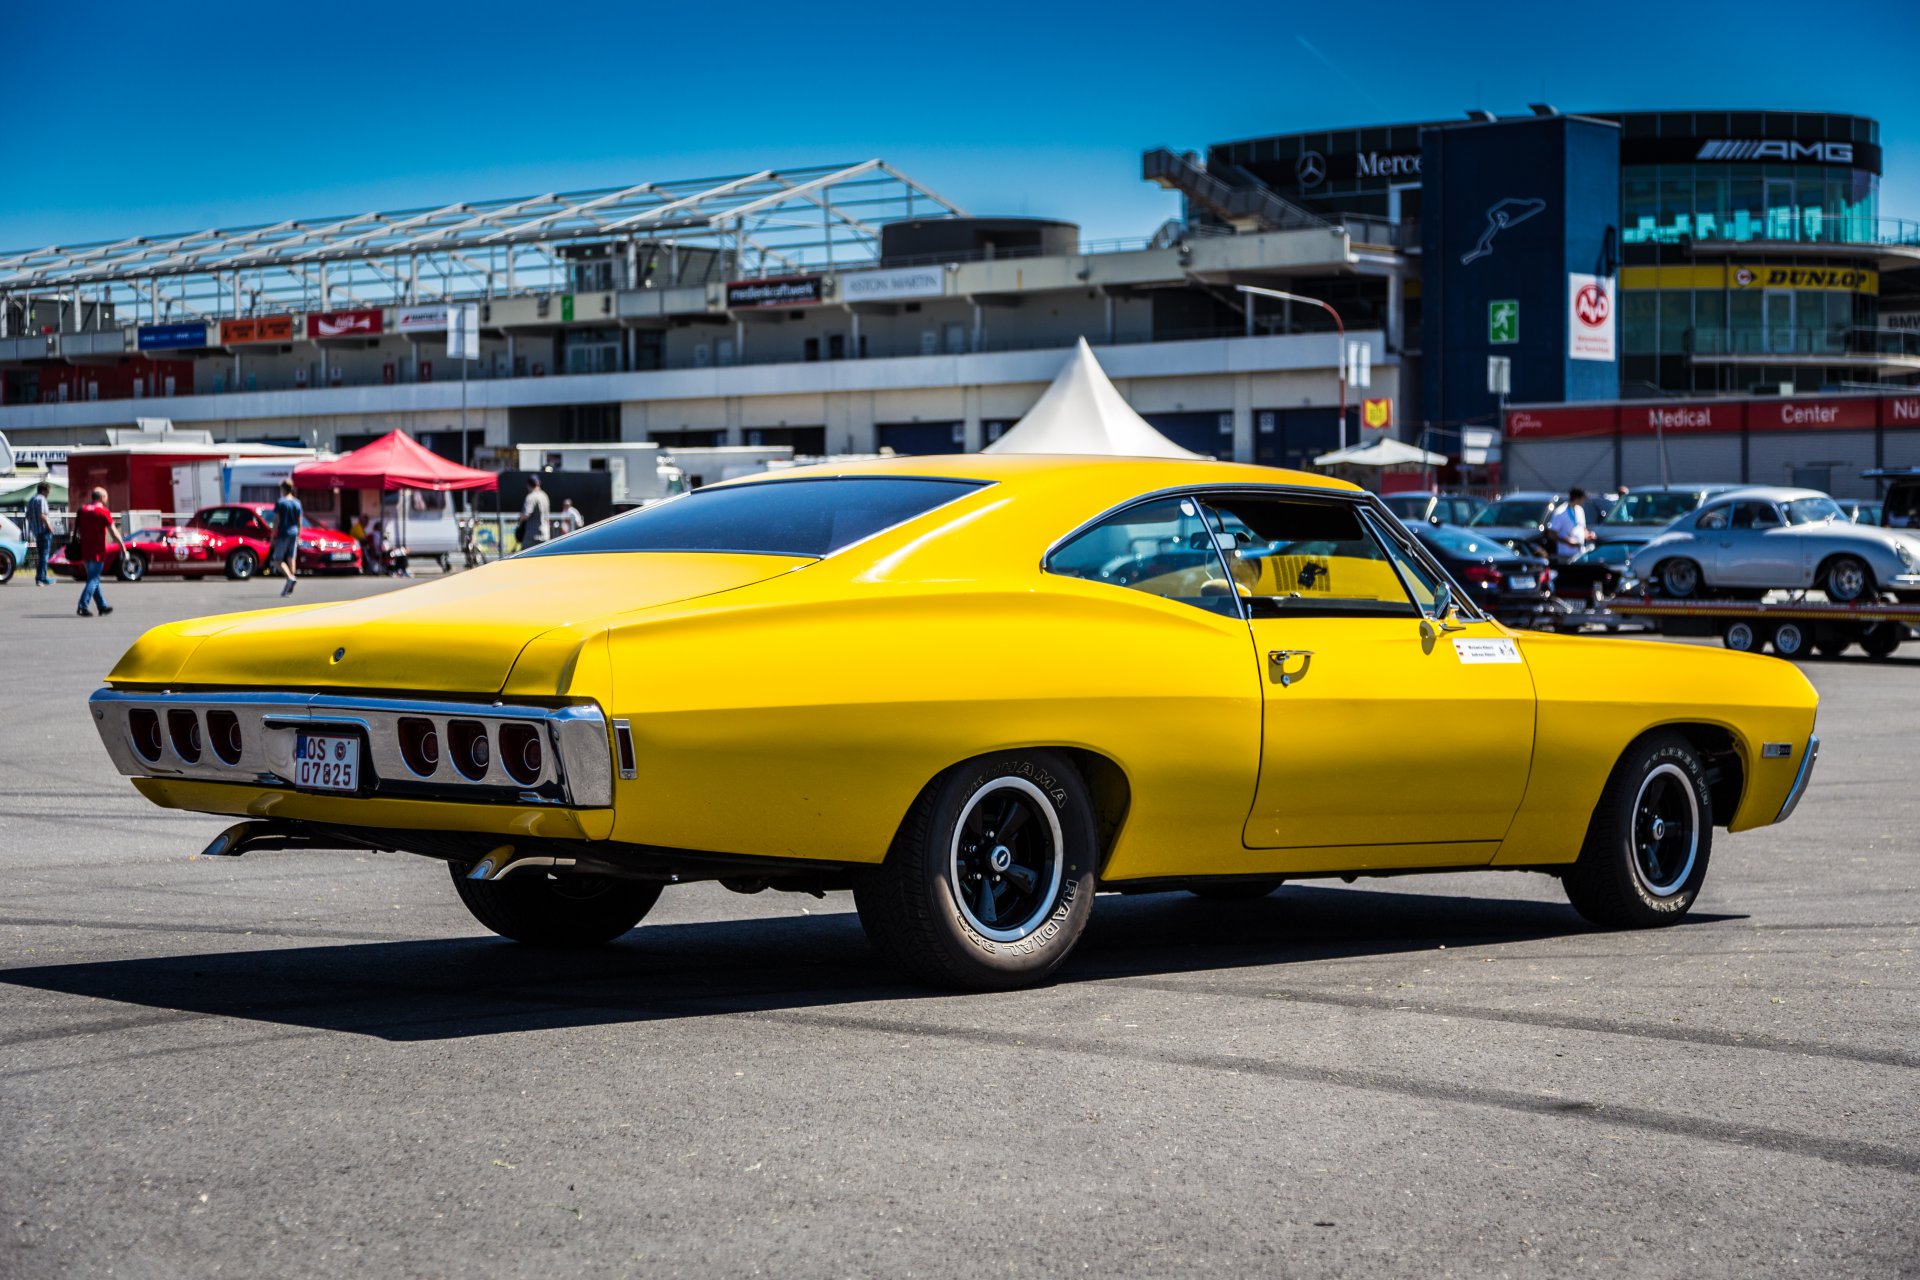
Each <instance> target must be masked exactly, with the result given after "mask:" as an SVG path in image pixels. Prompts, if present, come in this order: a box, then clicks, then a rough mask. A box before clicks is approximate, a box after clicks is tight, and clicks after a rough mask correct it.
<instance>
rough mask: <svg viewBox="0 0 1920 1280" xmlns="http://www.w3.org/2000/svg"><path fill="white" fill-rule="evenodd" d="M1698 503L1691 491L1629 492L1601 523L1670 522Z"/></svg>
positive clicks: (1696, 497)
mask: <svg viewBox="0 0 1920 1280" xmlns="http://www.w3.org/2000/svg"><path fill="white" fill-rule="evenodd" d="M1699 505H1700V499H1699V497H1698V496H1697V495H1695V494H1691V493H1630V494H1628V495H1627V496H1626V497H1624V498H1622V499H1620V501H1618V502H1616V503H1614V504H1613V510H1611V511H1609V512H1607V514H1606V518H1605V519H1604V520H1603V521H1602V522H1601V523H1603V524H1672V523H1673V522H1674V521H1675V520H1678V519H1679V518H1680V517H1681V516H1683V515H1685V514H1687V512H1689V511H1691V510H1693V509H1694V508H1695V507H1697V506H1699Z"/></svg>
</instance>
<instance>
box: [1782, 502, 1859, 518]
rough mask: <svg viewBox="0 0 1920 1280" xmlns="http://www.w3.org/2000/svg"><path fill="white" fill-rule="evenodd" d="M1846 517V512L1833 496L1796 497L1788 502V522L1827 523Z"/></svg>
mask: <svg viewBox="0 0 1920 1280" xmlns="http://www.w3.org/2000/svg"><path fill="white" fill-rule="evenodd" d="M1846 518H1847V514H1846V512H1844V511H1842V510H1840V504H1839V503H1837V502H1835V501H1834V500H1833V499H1832V498H1795V499H1794V500H1793V501H1792V502H1789V503H1787V523H1788V524H1825V523H1826V522H1827V521H1829V520H1845V519H1846Z"/></svg>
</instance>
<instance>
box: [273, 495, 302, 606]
mask: <svg viewBox="0 0 1920 1280" xmlns="http://www.w3.org/2000/svg"><path fill="white" fill-rule="evenodd" d="M305 515H306V509H305V508H304V507H302V506H301V505H300V499H298V498H296V497H294V496H293V481H291V480H282V481H281V482H280V501H278V502H276V503H274V504H273V549H272V550H271V551H269V552H268V553H267V572H268V573H272V572H273V566H274V565H276V564H277V565H279V566H280V571H281V573H282V574H283V575H284V576H285V577H286V579H287V585H286V586H284V587H282V588H280V594H281V595H282V596H290V595H292V594H293V583H294V577H293V575H294V572H295V570H296V569H297V568H298V561H299V559H300V524H301V521H302V519H303V518H304V517H305Z"/></svg>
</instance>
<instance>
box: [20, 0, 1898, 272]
mask: <svg viewBox="0 0 1920 1280" xmlns="http://www.w3.org/2000/svg"><path fill="white" fill-rule="evenodd" d="M6 9H7V12H8V17H7V21H6V23H5V24H4V25H5V28H6V44H7V46H8V53H9V57H8V69H7V73H6V75H5V77H4V80H5V83H6V100H7V101H8V102H9V103H10V104H11V107H12V110H11V112H10V120H9V126H10V127H9V128H8V130H7V142H6V144H5V150H6V159H5V164H4V169H3V170H0V174H3V175H4V176H0V248H27V247H37V246H39V245H44V244H56V243H69V244H71V243H82V242H87V241H94V240H103V239H115V238H120V237H123V236H128V235H144V234H158V233H162V232H177V231H186V230H192V229H199V228H204V227H213V226H227V227H231V226H238V225H245V224H249V223H257V222H267V221H277V220H280V219H283V218H288V217H307V216H321V215H326V214H348V213H357V212H362V211H366V210H369V209H393V208H409V207H414V206H419V205H427V204H443V203H447V202H450V201H454V200H460V199H466V198H485V197H492V196H512V195H521V194H529V193H534V192H540V191H550V190H562V191H565V190H578V189H582V188H590V187H602V186H613V185H625V184H629V183H632V182H637V181H645V180H648V179H661V178H687V177H701V176H706V175H710V174H726V173H737V172H741V171H745V170H750V169H757V168H763V167H778V166H780V165H782V164H804V163H821V162H829V161H841V160H848V161H852V160H862V159H867V158H870V157H874V156H878V157H881V158H884V159H886V160H888V161H890V162H892V163H893V164H894V165H895V166H896V167H898V168H901V169H903V170H904V171H906V172H907V173H909V174H911V175H912V176H913V177H915V178H917V179H919V180H920V181H922V182H923V183H925V184H927V185H928V186H931V187H933V188H934V189H936V190H938V191H941V192H943V193H944V194H946V195H948V196H949V197H951V198H952V199H954V200H955V201H957V202H958V203H960V204H961V205H963V206H965V207H966V208H968V209H969V210H970V211H972V212H975V213H988V214H991V213H1000V214H1034V215H1044V216H1055V217H1065V218H1069V219H1072V220H1075V221H1078V222H1080V223H1081V224H1082V226H1083V227H1084V229H1085V234H1086V236H1087V237H1088V238H1090V239H1102V238H1109V237H1124V236H1140V235H1146V234H1148V233H1149V232H1151V231H1152V230H1153V229H1154V227H1155V226H1157V225H1158V224H1159V223H1160V222H1161V221H1162V220H1164V219H1165V218H1168V217H1171V216H1174V215H1175V214H1177V213H1178V202H1177V200H1176V199H1175V197H1173V196H1172V195H1170V194H1167V193H1164V192H1161V191H1160V190H1159V189H1157V188H1155V187H1152V186H1150V185H1148V184H1146V183H1143V182H1141V181H1140V178H1139V162H1140V153H1141V152H1142V151H1143V150H1145V149H1147V148H1149V147H1152V146H1157V145H1168V146H1174V147H1177V148H1193V149H1199V148H1202V147H1204V146H1205V144H1207V143H1208V142H1213V141H1221V140H1225V139H1231V138H1242V137H1251V136H1256V135H1260V134H1265V133H1277V132H1285V131H1289V130H1294V129H1307V128H1316V127H1326V126H1337V125H1350V124H1371V123H1392V122H1399V121H1405V120H1423V119H1432V118H1444V117H1447V116H1449V115H1452V114H1454V113H1456V112H1460V111H1464V110H1465V109H1467V108H1470V107H1485V108H1487V109H1490V110H1493V111H1496V112H1499V113H1501V114H1512V113H1517V112H1522V111H1524V110H1525V109H1526V104H1527V103H1529V102H1536V101H1542V100H1544V101H1548V102H1551V103H1553V104H1555V105H1556V106H1559V107H1560V108H1561V109H1563V110H1582V109H1584V110H1602V109H1608V108H1622V109H1633V108H1653V107H1742V108H1744V107H1765V108H1784V109H1790V110H1791V109H1798V110H1831V111H1848V112H1855V113H1858V114H1863V115H1870V116H1874V117H1876V118H1878V119H1879V120H1880V121H1881V123H1882V126H1883V133H1882V143H1883V145H1884V147H1885V151H1886V170H1887V173H1888V175H1889V177H1888V178H1887V179H1886V180H1885V181H1884V182H1883V185H1882V188H1881V212H1882V214H1883V215H1888V216H1896V217H1906V218H1913V219H1920V92H1915V90H1914V88H1913V80H1912V70H1911V66H1910V65H1905V64H1907V63H1909V62H1910V60H1911V56H1912V54H1913V52H1914V51H1915V50H1916V49H1920V4H1916V3H1913V0H1906V2H1905V3H1900V2H1897V0H1852V2H1851V3H1849V4H1845V5H1831V6H1825V7H1820V6H1809V5H1806V4H1804V3H1795V4H1792V5H1789V4H1786V3H1781V2H1780V0H1754V2H1753V3H1748V4H1743V5H1740V6H1737V7H1736V6H1733V5H1724V6H1718V7H1716V6H1712V5H1697V4H1696V5H1692V6H1686V5H1676V4H1671V3H1664V4H1647V3H1640V2H1639V0H1631V2H1628V3H1612V4H1603V5H1565V4H1559V5H1555V4H1539V3H1534V4H1525V5H1506V4H1478V5H1474V6H1471V7H1466V6H1456V5H1439V4H1433V3H1423V4H1422V3H1415V4H1402V3H1396V2H1381V0H1375V2H1373V3H1365V4H1347V5H1326V4H1316V5H1310V6H1309V5H1259V4H1250V5H1249V4H1243V5H1219V6H1210V5H1199V4H1192V3H1167V2H1166V0H1159V2H1158V3H1154V4H1149V5H1133V4H1120V3H1110V4H1072V5H1068V4H1056V5H1046V4H1032V3H1029V4H1025V5H1013V4H1002V3H996V2H990V0H987V2H980V3H972V4H965V5H949V4H932V5H915V4H910V3H909V4H900V3H893V4H887V5H870V4H855V3H844V2H843V3H838V4H833V5H828V6H825V7H819V6H806V5H795V4H792V3H786V4H782V5H779V6H759V5H756V4H752V3H742V2H736V3H732V4H726V5H715V6H712V7H706V6H693V5H679V6H673V7H671V8H667V7H658V8H656V7H655V6H642V5H632V4H628V5H577V6H572V5H570V6H559V7H550V6H538V5H531V4H525V3H522V4H514V5H500V4H491V3H486V2H484V0H474V2H473V3H469V4H466V5H461V6H446V5H406V4H396V5H386V6H381V7H379V8H374V7H368V6H359V5H334V6H322V7H317V8H316V7H313V6H265V5H256V6H250V7H245V8H242V9H240V10H237V11H234V12H232V13H226V12H222V13H219V14H218V15H216V14H214V13H213V12H212V11H208V12H206V13H205V14H204V15H203V14H200V13H197V12H194V11H192V10H190V9H189V8H185V7H181V6H177V5H176V6H155V5H151V4H141V5H124V6H122V5H113V4H95V5H85V4H80V5H67V6H56V5H50V4H38V3H33V0H7V5H6ZM1829 15H1830V16H1829Z"/></svg>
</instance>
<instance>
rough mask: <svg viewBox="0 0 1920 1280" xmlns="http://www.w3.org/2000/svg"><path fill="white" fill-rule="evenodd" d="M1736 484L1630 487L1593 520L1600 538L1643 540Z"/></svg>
mask: <svg viewBox="0 0 1920 1280" xmlns="http://www.w3.org/2000/svg"><path fill="white" fill-rule="evenodd" d="M1742 487H1743V486H1741V485H1737V484H1655V485H1648V486H1646V487H1645V488H1641V489H1630V490H1628V491H1627V492H1626V493H1624V494H1622V495H1620V500H1619V501H1617V502H1615V503H1614V504H1613V505H1611V506H1609V507H1608V508H1607V513H1606V514H1605V515H1604V516H1601V517H1600V519H1599V520H1598V521H1595V522H1593V536H1594V538H1595V539H1596V540H1597V541H1600V542H1631V543H1636V544H1640V543H1646V542H1648V541H1650V540H1652V538H1653V537H1654V536H1655V535H1656V534H1658V533H1660V532H1662V531H1663V530H1665V529H1666V527H1667V526H1668V525H1670V524H1672V523H1673V522H1674V521H1675V520H1678V519H1679V518H1680V517H1681V516H1684V515H1687V514H1688V513H1689V512H1693V511H1697V510H1699V509H1700V504H1701V503H1703V502H1705V501H1706V500H1707V499H1708V498H1711V497H1714V496H1716V495H1718V494H1722V493H1731V492H1732V491H1733V490H1735V489H1739V488H1742Z"/></svg>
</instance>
